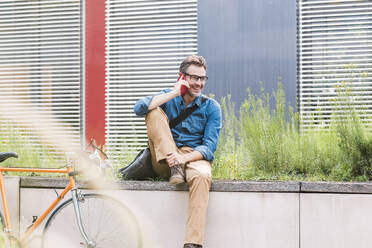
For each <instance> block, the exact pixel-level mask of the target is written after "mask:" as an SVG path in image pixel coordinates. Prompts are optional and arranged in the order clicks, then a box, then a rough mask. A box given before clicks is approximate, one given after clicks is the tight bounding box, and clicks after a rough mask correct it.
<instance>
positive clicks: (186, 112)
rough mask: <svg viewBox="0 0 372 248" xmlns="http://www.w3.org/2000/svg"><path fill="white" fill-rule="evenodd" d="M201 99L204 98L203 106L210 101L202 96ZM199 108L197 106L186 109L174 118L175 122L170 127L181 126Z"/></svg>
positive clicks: (170, 123)
mask: <svg viewBox="0 0 372 248" xmlns="http://www.w3.org/2000/svg"><path fill="white" fill-rule="evenodd" d="M201 97H202V104H203V103H204V102H205V101H206V100H207V99H208V97H206V96H201ZM197 107H198V105H196V104H195V105H194V106H192V107H191V108H186V109H184V110H183V111H181V113H180V114H179V115H178V116H177V117H176V118H174V119H173V120H171V121H170V122H169V127H170V128H174V127H175V126H177V125H178V124H180V123H181V122H182V121H183V120H185V119H186V118H187V117H189V115H191V114H192V112H194V111H195V110H196V108H197Z"/></svg>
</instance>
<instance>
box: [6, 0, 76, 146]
mask: <svg viewBox="0 0 372 248" xmlns="http://www.w3.org/2000/svg"><path fill="white" fill-rule="evenodd" d="M80 61H81V2H80V0H65V1H52V0H34V1H22V0H11V1H1V2H0V103H1V104H10V105H13V107H15V111H16V112H18V113H20V114H22V115H23V118H24V119H25V120H27V118H29V112H27V111H25V109H27V108H33V109H35V110H40V111H41V112H40V117H39V119H40V121H45V120H44V118H46V119H48V118H49V117H53V118H55V119H57V120H58V121H60V122H59V123H58V124H56V123H54V124H55V126H53V127H52V128H53V129H56V130H58V135H61V136H65V137H70V138H72V140H73V141H74V143H73V144H71V145H72V146H74V145H76V146H79V145H80V136H81V96H80V95H81V74H82V72H81V62H80ZM10 115H11V113H9V115H8V116H9V117H11V116H10ZM0 125H1V126H2V127H4V126H7V125H9V122H8V120H4V119H2V120H0ZM12 125H13V127H14V130H15V131H17V132H18V133H19V134H20V135H23V136H24V135H26V136H28V137H30V138H31V139H32V140H34V141H35V143H36V144H37V143H39V137H40V135H38V134H36V132H35V130H34V129H33V128H32V127H30V126H27V124H26V126H24V123H23V122H22V123H18V124H12ZM2 130H3V129H2ZM1 135H2V137H6V135H7V134H6V133H1ZM55 138H56V137H55ZM52 147H53V145H52ZM36 148H37V146H36ZM58 152H62V151H58Z"/></svg>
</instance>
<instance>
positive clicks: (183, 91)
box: [177, 72, 189, 96]
mask: <svg viewBox="0 0 372 248" xmlns="http://www.w3.org/2000/svg"><path fill="white" fill-rule="evenodd" d="M180 79H182V80H185V75H183V73H182V72H180V75H179V77H178V80H177V81H179V80H180ZM188 90H189V88H187V86H186V85H183V84H182V85H181V95H182V96H184V95H186V93H187V91H188Z"/></svg>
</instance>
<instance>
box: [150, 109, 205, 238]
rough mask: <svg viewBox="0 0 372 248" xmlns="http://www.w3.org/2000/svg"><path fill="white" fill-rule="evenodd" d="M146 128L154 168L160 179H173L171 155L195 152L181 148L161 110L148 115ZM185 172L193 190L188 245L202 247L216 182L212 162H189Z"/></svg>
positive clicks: (187, 233) (188, 222)
mask: <svg viewBox="0 0 372 248" xmlns="http://www.w3.org/2000/svg"><path fill="white" fill-rule="evenodd" d="M146 126H147V133H148V137H149V147H150V151H151V158H152V165H153V168H154V170H155V172H156V173H157V174H158V175H159V176H161V177H163V178H169V177H170V169H169V166H168V164H167V163H166V161H165V158H166V157H167V154H168V153H170V152H178V153H180V154H185V153H189V152H192V151H193V149H192V148H191V147H180V148H177V146H176V144H175V142H174V140H173V137H172V133H171V130H170V128H169V123H168V117H167V115H166V114H165V113H164V111H163V110H162V109H161V108H156V109H154V110H152V111H150V112H149V113H148V114H147V115H146ZM185 173H186V181H187V183H188V185H189V191H190V193H189V208H188V214H187V221H186V237H185V244H186V243H192V244H199V245H202V244H203V241H204V230H205V221H206V215H207V207H208V199H209V189H210V186H211V181H212V163H211V162H209V161H206V160H198V161H193V162H189V163H187V164H186V165H185Z"/></svg>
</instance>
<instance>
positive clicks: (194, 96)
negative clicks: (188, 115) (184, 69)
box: [186, 90, 201, 98]
mask: <svg viewBox="0 0 372 248" xmlns="http://www.w3.org/2000/svg"><path fill="white" fill-rule="evenodd" d="M186 94H188V95H189V96H190V97H191V98H196V97H198V96H200V95H201V91H199V93H192V92H191V91H190V90H188V91H187V93H186Z"/></svg>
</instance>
